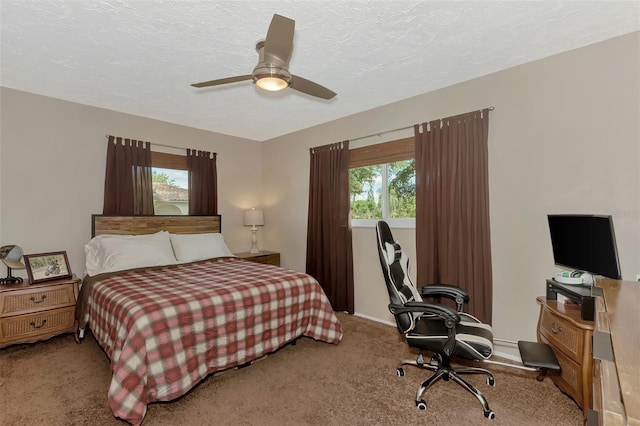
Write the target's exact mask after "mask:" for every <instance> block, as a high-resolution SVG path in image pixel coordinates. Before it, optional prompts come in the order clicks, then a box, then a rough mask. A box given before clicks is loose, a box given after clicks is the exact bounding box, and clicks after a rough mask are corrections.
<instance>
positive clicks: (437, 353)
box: [376, 221, 495, 419]
mask: <svg viewBox="0 0 640 426" xmlns="http://www.w3.org/2000/svg"><path fill="white" fill-rule="evenodd" d="M376 234H377V237H378V254H379V256H380V264H381V265H382V271H383V274H384V279H385V281H386V284H387V290H388V292H389V299H390V302H391V303H390V304H389V310H390V311H391V313H392V314H393V315H394V316H395V320H396V325H397V327H398V331H399V332H400V333H402V334H404V335H405V337H406V340H407V343H408V344H409V346H411V347H413V348H417V349H418V350H419V354H418V357H417V359H416V361H412V360H404V361H402V362H401V363H400V365H399V366H398V368H397V374H398V376H404V369H403V368H402V366H403V365H414V366H417V367H421V368H426V369H429V370H431V371H434V373H433V375H432V376H431V377H429V378H428V379H427V380H425V381H424V382H423V383H422V384H421V385H420V387H419V388H418V392H417V394H416V401H415V402H416V406H417V407H418V408H419V409H420V410H426V409H427V404H426V403H425V401H424V400H423V399H422V396H423V394H424V392H425V391H426V390H427V389H428V388H429V387H431V386H432V385H433V384H435V383H436V382H438V381H439V380H440V379H444V380H445V381H448V380H453V381H454V382H456V383H458V384H459V385H461V386H462V387H463V388H465V389H466V390H467V391H469V392H471V393H472V394H473V395H474V396H475V397H476V398H477V399H478V400H479V401H480V403H481V404H482V410H483V413H484V416H485V417H487V418H489V419H493V418H495V413H494V412H493V411H491V409H490V408H489V403H488V402H487V400H486V398H485V397H484V396H483V395H482V394H481V393H480V391H478V390H477V389H476V388H475V387H474V386H472V385H471V384H469V383H468V382H467V381H465V380H463V379H462V378H461V377H460V375H464V374H484V375H486V376H487V384H489V385H490V386H494V385H495V379H494V378H493V375H492V374H491V373H490V372H489V371H488V370H485V369H483V368H477V367H456V368H454V367H452V366H451V363H450V359H451V357H460V358H464V359H468V360H473V361H483V360H486V359H487V358H489V357H490V356H491V355H492V354H493V332H492V330H491V326H490V325H488V324H483V323H481V322H480V321H479V320H478V319H476V318H475V317H473V316H472V315H469V314H467V313H465V312H463V311H462V310H463V306H464V303H465V302H468V300H469V295H468V294H467V293H466V292H465V291H464V290H462V289H460V288H458V287H455V286H451V285H446V284H437V285H428V286H425V287H422V288H421V289H419V290H418V289H417V288H416V287H415V286H414V285H413V282H412V281H411V278H410V277H409V259H408V257H407V255H406V254H405V253H404V252H403V251H402V248H401V247H400V244H398V243H397V242H396V241H395V240H394V239H393V235H392V234H391V230H390V229H389V225H388V224H387V223H386V222H384V221H380V222H378V224H377V226H376ZM424 297H447V298H450V299H453V300H454V301H455V302H456V306H457V310H454V309H452V308H450V307H448V306H445V305H442V304H436V303H427V302H425V301H424V300H423V298H424ZM425 350H426V351H429V352H432V353H433V355H432V357H431V359H430V361H429V362H425V360H424V356H423V351H425Z"/></svg>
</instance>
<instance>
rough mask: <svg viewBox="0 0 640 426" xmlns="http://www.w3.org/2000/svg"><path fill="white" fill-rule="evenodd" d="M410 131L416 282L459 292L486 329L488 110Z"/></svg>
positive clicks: (489, 311)
mask: <svg viewBox="0 0 640 426" xmlns="http://www.w3.org/2000/svg"><path fill="white" fill-rule="evenodd" d="M414 131H415V144H416V146H415V149H416V160H415V166H416V258H417V279H418V283H433V284H436V283H446V284H453V285H457V286H460V287H462V288H463V289H465V290H466V291H467V292H469V296H470V301H469V313H471V314H472V315H474V316H476V317H477V318H478V319H480V320H481V321H482V322H485V323H489V324H490V323H491V319H492V318H491V315H492V300H493V299H492V298H493V283H492V272H491V241H490V232H489V231H490V230H489V183H488V180H489V176H488V175H489V174H488V143H487V141H488V134H489V109H484V110H482V111H474V112H471V113H466V114H461V115H457V116H454V117H448V118H444V119H441V120H434V121H430V122H428V123H422V131H420V126H419V125H416V126H415V127H414ZM421 285H422V284H421Z"/></svg>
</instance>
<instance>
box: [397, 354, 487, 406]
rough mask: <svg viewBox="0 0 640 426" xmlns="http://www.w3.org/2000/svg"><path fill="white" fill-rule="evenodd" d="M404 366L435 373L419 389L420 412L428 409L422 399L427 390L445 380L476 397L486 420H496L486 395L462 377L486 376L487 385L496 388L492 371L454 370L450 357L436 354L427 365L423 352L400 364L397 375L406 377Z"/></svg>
mask: <svg viewBox="0 0 640 426" xmlns="http://www.w3.org/2000/svg"><path fill="white" fill-rule="evenodd" d="M403 365H413V366H415V367H419V368H426V369H428V370H431V371H433V372H434V373H433V375H432V376H431V377H429V378H428V379H427V380H425V381H424V382H422V384H421V385H420V387H418V391H417V393H416V401H415V402H416V407H418V408H419V409H420V410H426V409H427V404H426V403H425V401H424V399H422V396H423V395H424V393H425V392H426V390H427V389H429V388H430V387H431V386H433V385H434V384H435V383H437V382H439V381H440V380H444V381H449V380H452V381H454V382H455V383H457V384H459V385H460V386H462V387H463V388H464V389H466V390H467V391H468V392H469V393H471V394H472V395H474V396H475V397H476V398H477V399H478V401H480V404H482V412H483V414H484V416H485V417H486V418H488V419H494V418H495V416H496V415H495V413H494V412H493V411H491V408H489V403H488V402H487V399H486V398H485V397H484V395H482V393H480V391H479V390H478V389H476V388H475V387H474V386H473V385H471V384H470V383H469V382H467V381H466V380H464V379H463V378H462V377H460V375H463V374H484V375H486V376H487V384H488V385H489V386H495V384H496V381H495V378H494V377H493V374H491V372H490V371H488V370H485V369H484V368H478V367H457V368H453V367H452V366H451V361H450V359H449V357H448V356H443V355H441V354H434V355H433V356H432V357H431V360H430V361H429V362H428V363H426V362H424V357H423V355H422V351H420V354H419V355H418V358H417V359H416V360H415V361H412V360H403V361H402V362H401V363H400V365H399V366H398V368H397V370H396V373H397V374H398V376H400V377H402V376H404V369H403V368H402V366H403Z"/></svg>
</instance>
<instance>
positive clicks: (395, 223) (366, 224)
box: [351, 218, 416, 229]
mask: <svg viewBox="0 0 640 426" xmlns="http://www.w3.org/2000/svg"><path fill="white" fill-rule="evenodd" d="M380 220H384V221H385V222H387V223H388V224H389V226H390V227H391V228H400V229H415V228H416V220H415V219H414V218H410V219H351V227H352V228H375V227H376V224H377V223H378V221H380Z"/></svg>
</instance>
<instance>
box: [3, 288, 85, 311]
mask: <svg viewBox="0 0 640 426" xmlns="http://www.w3.org/2000/svg"><path fill="white" fill-rule="evenodd" d="M75 304H76V299H75V294H74V284H73V283H69V284H65V285H58V286H55V287H49V288H47V287H41V288H34V289H27V290H23V291H20V292H7V293H5V294H0V317H6V316H12V315H21V314H29V313H33V312H38V311H44V310H48V309H53V308H56V307H64V306H72V305H75Z"/></svg>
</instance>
